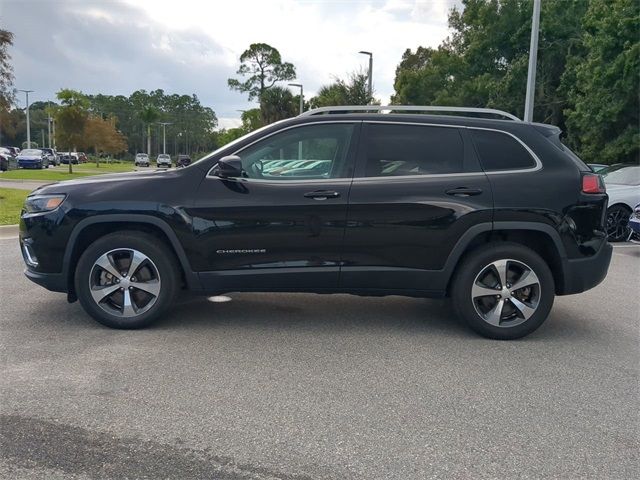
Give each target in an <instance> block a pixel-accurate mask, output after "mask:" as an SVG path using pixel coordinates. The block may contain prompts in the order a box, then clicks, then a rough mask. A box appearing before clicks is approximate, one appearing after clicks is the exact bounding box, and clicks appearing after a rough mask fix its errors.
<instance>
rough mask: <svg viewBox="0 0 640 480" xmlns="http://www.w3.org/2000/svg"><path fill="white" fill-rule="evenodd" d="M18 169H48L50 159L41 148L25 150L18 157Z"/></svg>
mask: <svg viewBox="0 0 640 480" xmlns="http://www.w3.org/2000/svg"><path fill="white" fill-rule="evenodd" d="M16 160H18V168H47V167H48V166H49V157H47V154H46V153H44V152H43V151H42V150H40V149H39V148H25V149H24V150H22V151H21V152H20V153H19V154H18V156H17V157H16Z"/></svg>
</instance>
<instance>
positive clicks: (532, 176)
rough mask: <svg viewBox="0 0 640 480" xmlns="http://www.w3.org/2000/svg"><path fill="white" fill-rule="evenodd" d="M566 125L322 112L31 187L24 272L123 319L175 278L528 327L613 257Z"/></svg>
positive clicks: (179, 284) (589, 179) (150, 315)
mask: <svg viewBox="0 0 640 480" xmlns="http://www.w3.org/2000/svg"><path fill="white" fill-rule="evenodd" d="M437 112H439V113H437ZM442 113H445V114H446V115H442ZM469 115H472V116H469ZM487 117H488V118H487ZM496 117H498V118H496ZM559 137H560V130H559V129H558V128H557V127H554V126H550V125H544V124H537V123H528V122H522V121H519V120H518V119H517V118H515V117H513V116H512V115H510V114H508V113H505V112H500V111H497V110H489V109H471V108H468V109H467V108H447V107H400V106H386V107H378V106H373V107H369V106H367V107H328V108H321V109H316V110H312V111H310V112H306V113H305V114H302V115H300V116H298V117H296V118H292V119H288V120H283V121H281V122H278V123H275V124H272V125H269V126H266V127H263V128H261V129H259V130H257V131H255V132H252V133H250V134H249V135H247V136H245V137H242V138H240V139H238V140H235V141H234V142H232V143H230V144H227V145H225V146H224V147H222V148H220V149H218V150H216V151H215V152H213V153H211V154H210V155H208V156H205V157H204V158H202V159H201V160H199V161H197V162H194V163H193V164H192V165H190V166H189V167H187V168H183V169H175V170H168V171H158V172H136V173H126V174H114V175H101V176H95V177H90V178H86V179H82V180H76V181H67V182H60V183H55V184H52V185H48V186H45V187H42V188H39V189H37V190H36V191H34V192H32V193H31V194H30V195H29V197H28V198H27V200H26V203H25V207H24V210H23V212H22V215H21V221H20V246H21V250H22V253H23V256H24V260H25V262H26V265H27V268H26V270H25V273H26V275H27V277H28V278H30V279H31V280H33V281H34V282H36V283H38V284H40V285H42V286H44V287H46V288H48V289H49V290H53V291H57V292H65V293H67V298H68V300H69V301H75V300H76V299H79V300H80V303H81V304H82V306H83V307H84V309H85V310H86V311H87V312H88V313H89V314H90V315H91V316H92V317H94V318H95V319H96V320H97V321H99V322H101V323H103V324H105V325H108V326H110V327H115V328H138V327H143V326H145V325H148V324H150V323H151V322H152V321H153V320H155V319H157V318H158V317H159V316H160V315H161V313H162V312H163V311H165V310H166V309H167V307H169V305H171V303H172V300H173V299H174V297H175V295H176V294H177V292H178V291H180V290H181V289H188V290H190V291H192V292H196V293H199V294H204V295H211V294H221V293H225V292H231V291H252V292H254V291H260V292H285V291H286V292H315V293H351V294H357V295H405V296H414V297H445V296H448V297H451V299H452V304H453V308H454V309H455V311H456V312H457V314H458V315H459V316H460V317H461V318H462V319H463V320H464V321H465V322H466V323H467V324H468V325H469V326H470V327H471V328H473V329H474V330H476V331H477V332H479V333H480V334H482V335H485V336H487V337H491V338H498V339H511V338H518V337H522V336H524V335H527V334H529V333H531V332H532V331H534V330H535V329H536V328H538V327H539V326H540V325H541V324H542V323H543V322H544V320H545V319H546V318H547V316H548V315H549V312H550V310H551V307H552V304H553V301H554V296H555V295H568V294H574V293H579V292H583V291H585V290H587V289H590V288H592V287H594V286H595V285H597V284H598V283H600V282H601V281H602V280H603V278H604V277H605V275H606V273H607V269H608V266H609V262H610V259H611V251H612V249H611V246H610V245H609V244H608V243H607V235H606V228H605V212H606V206H607V195H606V193H605V187H604V183H603V182H602V179H601V177H600V176H599V175H597V174H594V173H593V172H592V171H591V170H590V169H589V167H587V166H586V165H585V164H584V163H583V162H582V161H581V160H580V159H579V158H578V157H577V156H576V155H575V154H573V153H572V152H571V151H570V150H569V149H568V148H567V147H566V146H564V145H563V144H562V143H561V141H560V138H559Z"/></svg>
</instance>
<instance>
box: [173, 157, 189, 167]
mask: <svg viewBox="0 0 640 480" xmlns="http://www.w3.org/2000/svg"><path fill="white" fill-rule="evenodd" d="M189 165H191V157H190V156H189V155H178V159H177V160H176V167H187V166H189Z"/></svg>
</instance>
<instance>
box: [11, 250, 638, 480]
mask: <svg viewBox="0 0 640 480" xmlns="http://www.w3.org/2000/svg"><path fill="white" fill-rule="evenodd" d="M0 248H1V249H2V250H1V251H2V257H0V260H1V271H2V273H3V274H2V276H1V280H0V295H1V297H0V298H1V302H2V308H1V309H0V326H1V337H0V338H1V345H2V350H1V352H2V356H1V358H2V362H1V371H0V382H1V384H0V385H1V390H0V392H1V398H0V400H1V401H0V477H2V478H27V479H28V478H41V479H45V478H46V479H50V478H60V479H62V478H65V479H67V478H71V479H93V478H101V479H102V478H125V477H126V478H176V479H178V478H179V479H189V478H215V479H228V480H238V479H290V480H293V479H296V480H300V479H307V480H311V479H314V480H315V479H339V480H345V479H358V480H360V479H367V480H369V479H385V480H386V479H402V480H410V479H423V478H447V479H449V478H453V479H455V478H461V479H467V478H468V479H477V478H516V477H518V478H566V479H577V478H580V479H582V478H594V479H605V478H611V479H627V478H638V474H639V473H640V472H639V455H640V454H639V452H640V448H639V447H640V444H639V441H638V426H639V425H638V424H639V422H638V420H639V419H638V405H639V404H640V402H639V398H638V397H639V390H638V370H639V358H640V356H639V349H638V332H639V326H640V325H639V324H640V319H639V314H638V312H639V301H638V292H639V291H640V288H639V287H640V284H639V280H638V278H639V277H638V273H639V272H640V248H638V247H625V248H618V249H616V251H615V254H614V258H613V265H612V269H611V272H610V275H609V277H608V278H607V280H606V282H605V283H604V284H603V285H601V286H599V287H598V288H596V289H595V290H592V291H591V292H588V293H586V294H583V295H579V296H573V297H565V298H559V299H557V301H556V305H555V307H554V310H553V313H552V315H551V318H550V319H549V321H548V322H547V323H546V324H545V325H544V326H543V327H542V328H541V329H540V330H539V331H538V332H536V333H535V334H533V335H531V336H530V337H528V338H526V339H524V340H522V341H513V342H498V341H490V340H485V339H482V338H479V337H477V336H475V335H474V334H472V333H470V332H468V331H467V330H466V329H465V328H463V327H462V326H460V325H459V324H458V323H457V322H455V321H454V320H453V319H452V318H451V315H450V311H449V309H448V307H447V304H446V302H441V301H430V300H420V299H408V298H400V297H389V298H378V299H375V298H357V297H351V296H344V295H334V296H316V295H302V294H296V295H284V294H283V295H268V294H232V295H231V297H232V301H231V302H228V303H215V304H214V303H210V302H207V301H206V300H188V301H187V300H185V301H184V302H182V303H181V304H179V305H178V306H176V307H175V308H174V309H173V310H172V311H171V312H170V314H169V315H168V317H167V319H166V320H164V321H162V322H161V323H160V324H159V325H157V326H156V327H154V328H151V329H147V330H143V331H133V332H125V331H114V330H108V329H106V328H103V327H101V326H99V325H98V324H96V323H93V322H92V321H91V320H90V319H88V318H87V316H86V315H85V314H84V313H83V312H82V310H81V308H80V306H79V305H78V304H72V305H69V304H67V303H66V302H65V298H64V296H63V295H61V294H55V293H49V292H46V291H44V290H42V289H40V288H38V287H37V286H35V285H32V284H30V283H29V282H28V281H27V280H25V279H24V278H23V277H22V274H21V270H22V264H21V261H20V259H19V253H18V250H17V248H16V245H15V240H11V241H7V240H3V241H0Z"/></svg>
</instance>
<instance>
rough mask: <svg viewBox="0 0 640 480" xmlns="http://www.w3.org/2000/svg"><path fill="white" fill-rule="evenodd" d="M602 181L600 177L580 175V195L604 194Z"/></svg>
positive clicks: (593, 174)
mask: <svg viewBox="0 0 640 480" xmlns="http://www.w3.org/2000/svg"><path fill="white" fill-rule="evenodd" d="M606 192H607V190H606V188H605V186H604V181H603V180H602V177H601V176H600V175H597V174H595V173H585V174H583V175H582V193H606Z"/></svg>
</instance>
